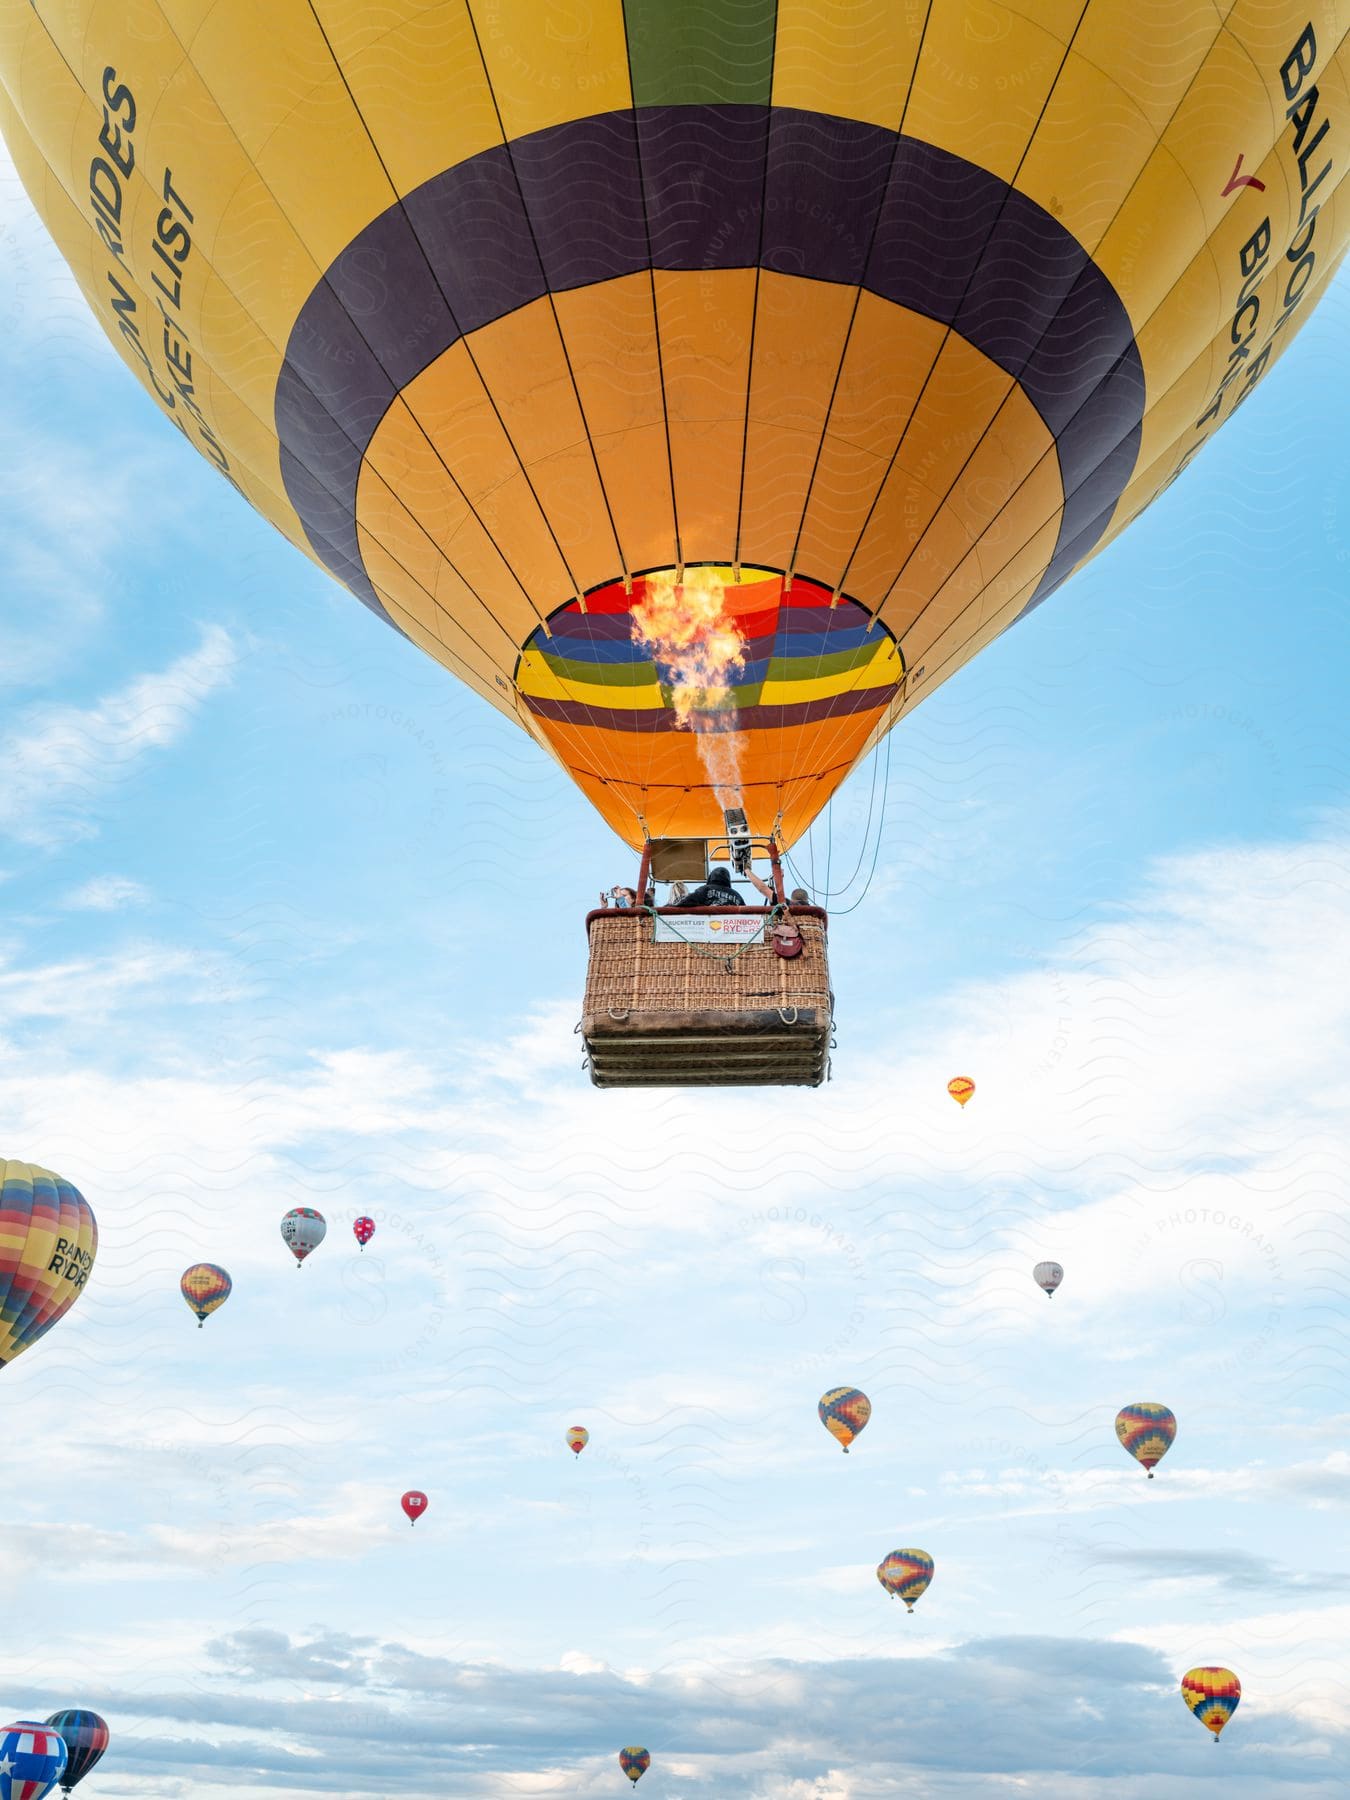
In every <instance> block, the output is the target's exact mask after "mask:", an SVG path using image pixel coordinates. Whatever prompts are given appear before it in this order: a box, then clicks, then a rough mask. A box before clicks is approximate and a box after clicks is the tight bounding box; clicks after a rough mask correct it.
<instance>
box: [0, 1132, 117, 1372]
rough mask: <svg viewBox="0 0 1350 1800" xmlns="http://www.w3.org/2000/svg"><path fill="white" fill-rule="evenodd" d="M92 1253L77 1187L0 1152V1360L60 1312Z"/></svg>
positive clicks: (89, 1215)
mask: <svg viewBox="0 0 1350 1800" xmlns="http://www.w3.org/2000/svg"><path fill="white" fill-rule="evenodd" d="M97 1254H98V1225H97V1223H96V1222H95V1219H94V1214H93V1211H92V1209H91V1208H90V1205H89V1202H88V1201H87V1200H86V1199H85V1198H84V1196H83V1194H81V1193H80V1192H79V1190H78V1189H76V1188H73V1187H72V1186H71V1185H70V1183H69V1182H68V1181H65V1180H63V1179H62V1177H61V1176H60V1175H53V1174H52V1172H51V1170H50V1169H43V1168H39V1167H38V1165H37V1164H36V1163H29V1162H13V1161H7V1160H4V1159H0V1365H3V1364H4V1363H11V1362H13V1361H14V1358H15V1357H16V1356H22V1355H23V1353H24V1351H25V1350H28V1349H31V1348H32V1346H33V1345H34V1344H35V1343H36V1342H37V1341H38V1339H39V1338H40V1337H41V1336H42V1335H43V1334H44V1333H45V1332H48V1331H50V1330H51V1328H52V1326H53V1325H55V1324H56V1322H57V1320H58V1319H61V1318H64V1317H65V1315H66V1313H68V1312H69V1311H70V1309H71V1307H72V1306H73V1305H74V1304H75V1302H76V1300H78V1299H79V1297H80V1295H81V1293H82V1292H83V1291H84V1285H85V1283H86V1281H87V1280H88V1279H89V1271H90V1270H91V1269H92V1268H93V1266H94V1258H95V1256H97Z"/></svg>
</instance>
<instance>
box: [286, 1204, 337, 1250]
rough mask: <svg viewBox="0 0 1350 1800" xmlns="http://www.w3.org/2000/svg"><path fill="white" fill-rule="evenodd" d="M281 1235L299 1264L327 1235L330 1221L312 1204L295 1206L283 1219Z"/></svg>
mask: <svg viewBox="0 0 1350 1800" xmlns="http://www.w3.org/2000/svg"><path fill="white" fill-rule="evenodd" d="M281 1235H282V1237H283V1238H284V1239H285V1240H286V1245H287V1247H288V1249H289V1250H290V1253H291V1255H292V1256H293V1257H294V1258H295V1260H296V1262H297V1264H299V1263H302V1262H303V1261H304V1260H305V1258H306V1257H307V1256H308V1255H309V1253H310V1251H311V1250H317V1249H318V1247H319V1245H320V1244H321V1243H322V1242H323V1240H324V1239H325V1238H326V1237H327V1235H328V1221H327V1219H325V1218H324V1216H323V1214H322V1213H321V1212H315V1210H314V1208H313V1207H312V1206H293V1207H292V1208H291V1210H290V1211H289V1212H288V1213H287V1214H286V1216H285V1218H284V1219H283V1220H282V1221H281Z"/></svg>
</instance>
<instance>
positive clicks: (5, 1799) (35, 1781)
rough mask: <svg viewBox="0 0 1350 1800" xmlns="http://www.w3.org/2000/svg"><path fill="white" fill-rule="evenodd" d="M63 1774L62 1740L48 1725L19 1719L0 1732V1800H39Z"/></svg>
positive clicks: (63, 1743) (63, 1748)
mask: <svg viewBox="0 0 1350 1800" xmlns="http://www.w3.org/2000/svg"><path fill="white" fill-rule="evenodd" d="M65 1771H66V1744H65V1739H64V1738H63V1737H62V1736H61V1734H60V1732H58V1731H53V1730H52V1728H51V1727H50V1726H49V1725H38V1724H34V1723H33V1722H32V1721H31V1720H27V1719H20V1720H19V1721H18V1722H17V1723H16V1724H14V1725H6V1726H5V1727H4V1729H3V1731H0V1800H43V1796H44V1795H45V1794H50V1793H51V1791H52V1789H53V1788H54V1787H55V1786H56V1784H57V1782H58V1781H60V1780H61V1778H62V1776H63V1775H64V1774H65Z"/></svg>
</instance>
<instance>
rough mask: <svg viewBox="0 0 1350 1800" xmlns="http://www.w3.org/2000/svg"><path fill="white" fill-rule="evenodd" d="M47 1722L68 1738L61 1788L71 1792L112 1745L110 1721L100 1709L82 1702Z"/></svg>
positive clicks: (53, 1715) (54, 1715)
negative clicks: (90, 1709)
mask: <svg viewBox="0 0 1350 1800" xmlns="http://www.w3.org/2000/svg"><path fill="white" fill-rule="evenodd" d="M47 1723H48V1725H50V1726H51V1728H52V1730H53V1731H55V1732H59V1734H60V1735H61V1737H62V1738H63V1739H64V1741H65V1746H66V1768H65V1773H64V1775H62V1777H61V1789H62V1792H63V1793H67V1794H68V1793H69V1792H70V1790H71V1789H72V1788H73V1787H74V1786H75V1785H76V1784H77V1783H78V1782H81V1781H83V1780H84V1778H85V1776H86V1775H87V1774H88V1773H89V1771H90V1770H91V1769H92V1768H93V1766H94V1764H95V1763H96V1762H98V1761H99V1760H100V1759H101V1757H102V1755H103V1752H104V1751H105V1750H106V1749H107V1748H108V1723H107V1720H106V1719H101V1718H100V1717H99V1715H98V1714H97V1713H96V1712H89V1711H88V1710H87V1709H85V1708H84V1707H79V1706H72V1707H68V1708H67V1709H66V1710H65V1712H57V1713H53V1714H52V1716H51V1718H50V1719H48V1720H47Z"/></svg>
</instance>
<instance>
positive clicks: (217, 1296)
mask: <svg viewBox="0 0 1350 1800" xmlns="http://www.w3.org/2000/svg"><path fill="white" fill-rule="evenodd" d="M178 1291H179V1293H180V1294H181V1295H182V1296H183V1298H184V1300H186V1301H187V1303H188V1305H189V1306H190V1307H191V1308H192V1310H193V1312H195V1313H196V1315H197V1329H198V1331H200V1330H201V1328H202V1326H203V1325H205V1323H206V1321H207V1319H208V1318H209V1317H210V1315H211V1314H212V1313H213V1312H214V1311H215V1310H216V1308H217V1307H218V1306H224V1304H225V1302H226V1301H227V1300H228V1299H229V1297H230V1295H231V1294H232V1293H233V1292H234V1283H233V1282H232V1281H231V1280H230V1278H229V1276H228V1275H227V1274H226V1273H225V1271H224V1269H222V1268H221V1267H220V1265H219V1264H218V1263H193V1265H192V1267H191V1268H190V1269H185V1270H184V1271H183V1278H182V1280H181V1281H180V1282H179V1283H178Z"/></svg>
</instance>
